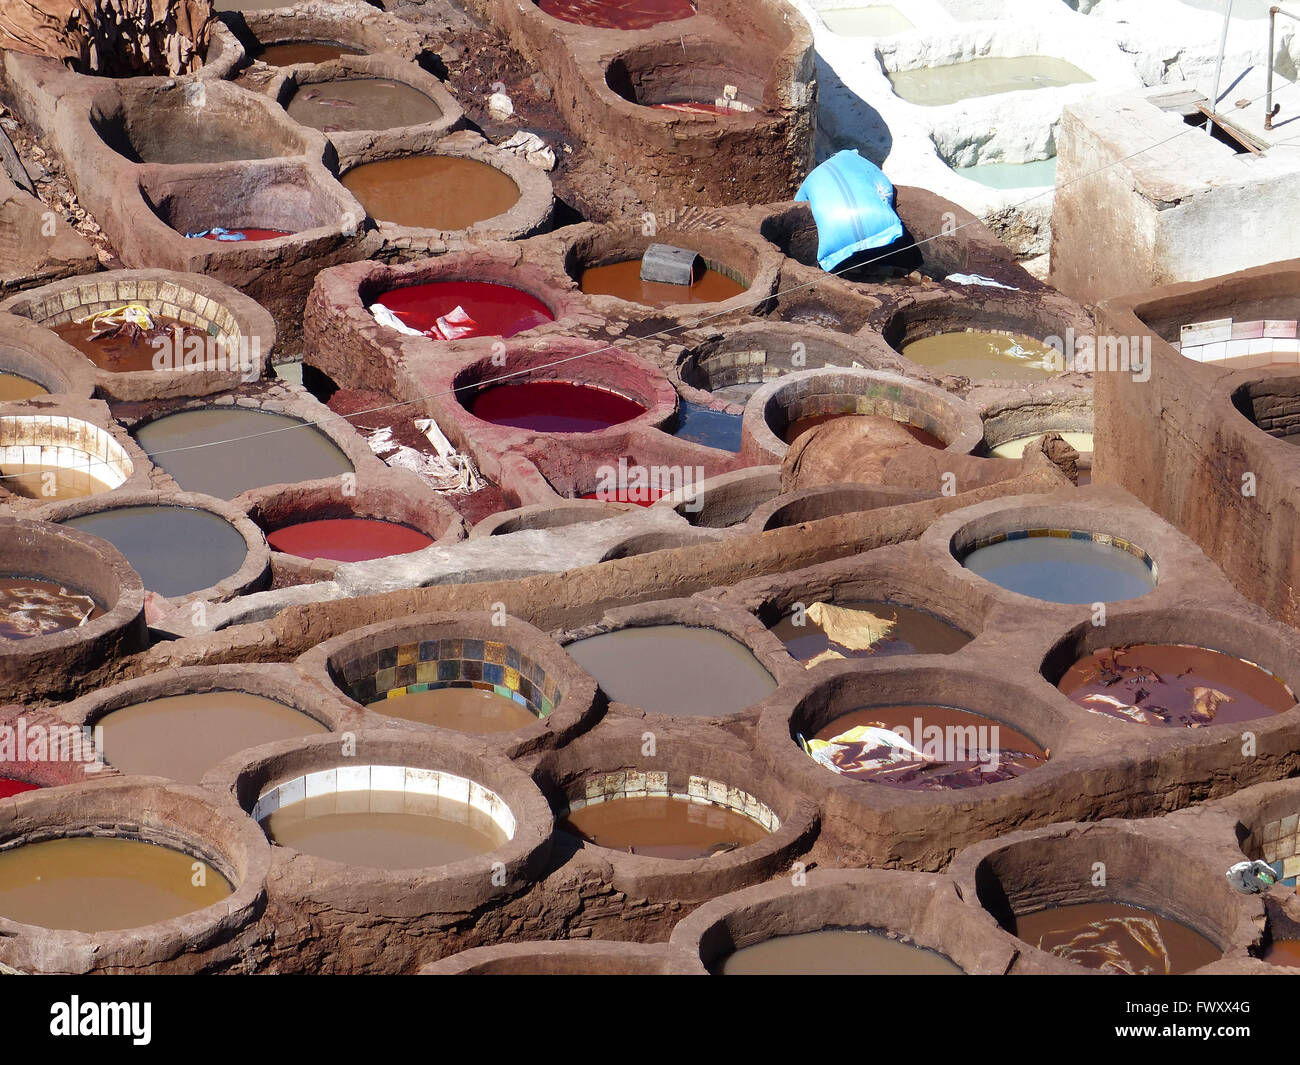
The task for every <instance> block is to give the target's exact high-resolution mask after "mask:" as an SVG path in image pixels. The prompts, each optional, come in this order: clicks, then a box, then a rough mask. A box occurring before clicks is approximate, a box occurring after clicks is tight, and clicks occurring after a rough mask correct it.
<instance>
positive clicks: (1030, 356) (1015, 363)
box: [903, 331, 1059, 381]
mask: <svg viewBox="0 0 1300 1065" xmlns="http://www.w3.org/2000/svg"><path fill="white" fill-rule="evenodd" d="M903 355H904V356H905V357H906V358H908V359H910V360H911V361H912V362H914V363H916V364H917V365H918V366H928V367H929V368H930V369H932V370H937V371H938V372H939V373H945V374H960V375H961V376H962V377H970V378H974V379H976V380H978V379H981V378H993V379H995V380H1012V381H1025V380H1035V379H1039V378H1045V377H1052V376H1054V375H1055V374H1056V373H1057V370H1056V369H1055V368H1053V366H1054V365H1055V364H1052V363H1049V364H1047V365H1044V363H1043V360H1044V359H1048V360H1050V359H1054V358H1058V357H1059V356H1058V354H1057V352H1056V350H1055V349H1054V348H1049V347H1048V346H1047V345H1046V344H1044V343H1042V342H1041V341H1038V340H1035V339H1033V337H1027V336H1022V335H1020V334H1013V333H983V332H978V331H971V332H961V333H941V334H939V335H938V336H932V337H924V338H922V339H920V340H914V341H912V342H911V343H910V344H907V345H905V346H904V347H903Z"/></svg>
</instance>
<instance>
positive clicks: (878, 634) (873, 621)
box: [807, 603, 897, 664]
mask: <svg viewBox="0 0 1300 1065" xmlns="http://www.w3.org/2000/svg"><path fill="white" fill-rule="evenodd" d="M807 616H808V617H810V618H811V619H812V620H813V622H814V624H817V625H820V626H821V630H822V632H824V633H826V636H827V638H828V639H829V640H830V641H831V642H832V643H837V644H839V645H840V646H841V647H848V648H849V649H850V650H854V651H865V650H867V649H868V648H869V647H870V646H871V645H872V644H873V643H878V642H879V641H881V640H883V639H884V638H885V637H886V636H888V635H889V634H890V633H892V632H893V631H894V626H895V625H896V624H897V622H896V621H893V620H891V619H890V618H882V617H877V616H876V615H875V614H873V613H872V612H871V611H870V610H855V609H853V608H852V607H847V606H835V605H833V604H831V603H813V605H812V606H810V607H809V608H808V610H807ZM818 657H819V658H820V657H821V656H818ZM810 664H811V663H810Z"/></svg>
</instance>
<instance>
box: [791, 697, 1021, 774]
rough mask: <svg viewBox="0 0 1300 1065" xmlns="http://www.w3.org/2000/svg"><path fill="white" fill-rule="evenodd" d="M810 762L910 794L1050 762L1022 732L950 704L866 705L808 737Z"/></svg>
mask: <svg viewBox="0 0 1300 1065" xmlns="http://www.w3.org/2000/svg"><path fill="white" fill-rule="evenodd" d="M807 749H808V753H809V754H810V755H811V756H812V758H813V760H814V761H816V762H818V763H819V764H821V765H823V766H825V767H826V768H827V769H831V770H833V771H834V772H836V773H839V774H841V775H842V776H846V777H852V778H853V779H854V780H867V781H871V782H872V783H873V784H886V785H888V786H890V787H895V788H904V789H907V790H909V791H951V790H954V789H958V788H975V787H980V786H981V785H984V784H996V783H998V782H999V781H1003V780H1011V779H1012V778H1014V777H1018V776H1022V775H1024V774H1025V773H1028V772H1029V771H1030V770H1032V769H1037V768H1038V767H1039V766H1041V765H1043V764H1044V763H1045V762H1046V761H1047V752H1046V751H1044V750H1043V748H1042V747H1040V746H1039V745H1038V744H1037V743H1035V742H1034V741H1033V740H1031V739H1030V738H1029V737H1028V736H1026V735H1025V734H1024V733H1023V732H1019V731H1017V730H1016V729H1014V728H1012V727H1011V726H1010V725H1004V724H1003V723H1002V722H1000V721H994V720H993V719H992V718H987V717H983V716H981V715H979V714H973V713H971V712H970V711H969V710H959V709H957V708H955V707H950V706H869V707H864V708H863V709H861V710H854V711H851V712H850V713H847V714H844V715H843V716H842V717H838V718H836V719H835V720H834V721H832V722H831V723H830V724H829V725H827V726H826V727H825V728H823V729H822V730H821V731H820V732H818V733H817V735H816V736H815V737H814V738H813V739H812V740H810V741H808V748H807Z"/></svg>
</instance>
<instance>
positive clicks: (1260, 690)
mask: <svg viewBox="0 0 1300 1065" xmlns="http://www.w3.org/2000/svg"><path fill="white" fill-rule="evenodd" d="M1057 687H1058V688H1059V689H1060V690H1061V691H1063V692H1064V693H1065V694H1066V695H1068V696H1069V697H1070V698H1071V699H1072V700H1074V702H1076V703H1078V704H1079V705H1080V706H1082V707H1084V709H1086V710H1091V711H1093V712H1094V713H1098V714H1105V715H1106V716H1107V717H1117V718H1120V719H1121V720H1124V721H1136V722H1137V723H1138V724H1141V725H1155V726H1166V727H1171V728H1177V727H1180V726H1181V727H1186V728H1204V727H1206V726H1207V725H1222V724H1225V723H1232V722H1240V721H1251V720H1254V719H1255V718H1259V717H1268V716H1269V715H1271V714H1279V713H1281V712H1282V711H1284V710H1289V709H1290V708H1291V707H1292V706H1294V705H1295V701H1296V700H1295V696H1294V695H1293V694H1292V692H1291V689H1290V688H1288V687H1287V686H1286V685H1285V684H1283V683H1282V681H1280V680H1279V679H1278V678H1277V677H1275V676H1273V674H1272V673H1269V672H1268V671H1267V670H1265V669H1261V668H1260V667H1259V666H1257V665H1255V664H1254V663H1252V662H1246V661H1243V660H1242V659H1240V658H1234V657H1233V656H1232V655H1225V654H1223V653H1222V652H1220V651H1211V650H1209V649H1208V648H1205V647H1190V646H1186V645H1182V644H1133V645H1131V646H1128V647H1103V648H1102V649H1101V650H1099V651H1094V652H1093V653H1092V654H1090V655H1089V656H1088V657H1087V658H1084V659H1081V660H1080V661H1078V662H1076V663H1075V664H1074V665H1073V666H1071V667H1070V668H1069V669H1068V670H1067V671H1066V673H1065V676H1063V677H1062V678H1061V680H1060V683H1059V684H1057Z"/></svg>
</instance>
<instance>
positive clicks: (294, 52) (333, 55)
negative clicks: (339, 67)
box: [218, 5, 364, 67]
mask: <svg viewBox="0 0 1300 1065" xmlns="http://www.w3.org/2000/svg"><path fill="white" fill-rule="evenodd" d="M218 10H220V5H218ZM363 54H364V53H362V52H360V51H358V50H357V49H355V48H348V47H346V46H345V45H341V44H334V43H331V42H326V41H285V42H283V43H281V44H268V45H267V46H266V47H265V48H263V49H261V50H260V51H258V52H257V53H256V54H255V56H254V58H256V59H260V60H261V61H262V62H263V63H265V64H266V65H267V66H271V67H291V66H293V65H294V64H295V63H328V62H329V61H330V60H331V59H338V58H340V57H342V56H345V55H363Z"/></svg>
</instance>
